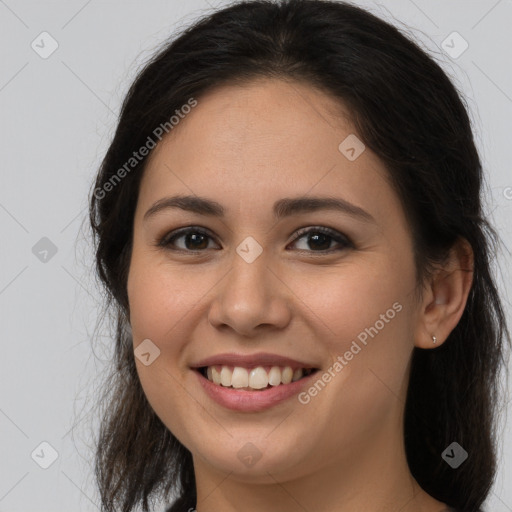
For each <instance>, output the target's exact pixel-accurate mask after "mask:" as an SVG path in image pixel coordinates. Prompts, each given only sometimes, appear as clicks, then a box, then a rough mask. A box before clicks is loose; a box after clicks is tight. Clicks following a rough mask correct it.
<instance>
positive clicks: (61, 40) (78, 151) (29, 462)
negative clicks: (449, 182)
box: [0, 0, 512, 512]
mask: <svg viewBox="0 0 512 512" xmlns="http://www.w3.org/2000/svg"><path fill="white" fill-rule="evenodd" d="M360 4H361V5H363V6H367V7H368V8H369V9H370V10H371V11H373V12H375V13H376V14H378V15H380V16H381V17H383V18H385V19H387V20H389V21H391V22H392V23H394V24H397V25H398V26H399V27H401V28H402V29H404V30H406V31H408V32H409V33H410V34H411V35H412V36H413V37H414V38H416V39H417V40H420V41H421V42H422V44H423V45H424V47H426V48H428V49H429V51H430V52H431V53H432V54H434V55H435V56H436V58H437V59H438V61H439V62H441V64H442V66H443V67H444V69H445V70H446V71H447V72H448V73H449V74H450V76H451V77H452V78H453V79H454V81H455V82H456V84H457V86H458V87H459V89H460V90H462V91H463V93H464V94H465V96H466V98H467V102H468V106H469V108H470V111H471V116H472V119H473V122H474V127H475V131H476V137H477V144H478V147H479V150H480V152H481V156H482V159H483V162H484V166H485V169H486V172H487V174H488V183H487V185H486V186H487V188H486V196H487V206H486V208H487V211H488V212H489V213H490V214H491V220H492V221H493V222H494V224H495V226H496V227H497V229H498V230H499V232H500V234H501V236H502V238H503V240H504V243H505V245H506V247H510V242H511V238H512V229H511V226H510V222H509V219H510V217H511V212H512V188H509V187H512V174H511V172H510V161H511V159H512V144H511V141H510V137H511V123H510V117H511V114H512V71H511V62H510V55H511V47H512V35H511V31H510V26H511V23H512V1H511V0H500V1H496V0H485V1H484V0H482V1H463V0H457V1H455V0H450V1H446V0H444V1H442V0H436V1H426V0H415V1H412V0H400V1H390V0H386V1H382V2H380V3H377V2H371V1H364V2H360ZM222 5H225V3H223V2H221V1H214V0H209V1H206V0H189V1H187V2H179V1H176V0H172V1H162V0H161V1H157V0H151V1H145V2H142V1H126V0H124V1H123V0H116V1H113V0H110V1H102V2H101V1H100V0H89V1H86V0H72V1H69V0H68V1H64V0H59V1H46V2H44V1H39V2H38V1H35V0H30V1H22V0H0V57H1V66H0V144H1V153H0V154H1V171H0V176H1V187H0V225H1V233H2V242H1V253H0V258H1V260H0V315H1V323H0V326H1V336H2V338H1V339H2V345H1V346H2V357H1V358H0V375H1V377H0V378H1V387H0V461H1V463H0V464H1V466H0V512H7V511H9V512H18V511H28V510H34V511H38V512H47V511H48V512H50V511H51V512H58V511H69V510H74V511H96V510H99V507H98V505H97V504H98V502H99V500H98V495H97V493H96V489H95V485H94V476H93V473H92V468H91V462H92V448H93V437H92V436H93V434H91V430H94V428H95V426H96V425H97V416H95V413H94V409H93V408H94V404H95V397H96V393H97V391H98V390H97V389H96V388H95V386H96V385H97V383H98V382H100V381H99V376H100V372H101V371H102V370H103V369H104V368H105V367H106V365H107V362H108V359H109V357H110V356H111V351H110V350H111V349H110V346H111V343H110V340H109V332H108V329H107V328H106V326H105V325H103V326H102V327H101V328H100V329H99V330H98V332H97V333H96V334H97V337H96V338H95V341H94V342H93V340H92V338H93V335H94V334H95V332H94V327H95V325H96V320H97V317H98V314H99V311H100V304H101V302H100V294H99V293H98V291H97V289H96V284H95V279H94V276H93V274H92V272H91V269H92V265H93V263H92V262H93V260H92V248H91V246H90V243H89V241H88V239H87V234H88V231H87V230H85V231H84V230H83V228H82V229H81V225H82V222H83V221H84V219H85V216H86V213H87V193H88V191H89V186H90V183H91V180H92V177H93V176H94V173H95V171H96V169H97V168H98V165H99V163H100V161H101V158H102V156H103V154H104V152H105V150H106V148H107V146H108V143H109V141H110V139H111V137H112V135H113V133H114V129H115V123H116V116H117V114H118V111H119V107H120V102H121V100H122V98H123V96H124V94H125V92H126V91H127V88H128V86H129V84H130V83H131V80H132V78H133V77H134V75H135V72H136V71H137V69H138V67H139V66H140V65H141V64H142V63H143V62H144V61H145V59H147V58H148V57H149V56H150V55H151V54H152V52H153V51H154V50H155V49H156V47H157V46H158V44H159V43H161V42H162V41H163V40H164V39H166V38H167V37H168V36H170V35H171V34H172V33H173V32H174V31H175V30H176V29H177V28H179V27H182V26H184V25H188V24H189V23H190V22H191V21H193V20H195V19H196V18H197V17H198V16H200V15H202V14H206V13H208V12H210V11H211V10H212V9H214V8H216V7H220V6H222ZM44 31H46V32H48V33H49V34H50V35H51V37H52V38H53V39H54V40H55V41H57V43H58V45H59V46H58V48H57V50H56V51H55V52H54V53H53V54H52V55H50V56H49V57H48V58H46V59H43V58H42V57H41V56H40V54H38V53H36V51H35V50H34V49H33V48H32V47H31V44H32V42H33V41H35V43H34V44H38V45H39V48H38V51H39V52H42V51H43V50H44V51H48V50H49V49H51V41H50V39H48V36H41V37H40V36H39V35H40V34H41V33H42V32H44ZM454 31H456V32H458V33H459V34H460V35H461V36H462V37H463V38H464V40H466V41H467V43H468V44H469V47H468V48H467V50H466V51H465V52H464V53H462V54H461V55H460V56H458V57H457V58H454V57H453V52H455V51H460V50H461V49H462V48H463V47H462V46H461V44H462V41H460V40H457V39H456V38H455V39H453V36H451V39H450V38H449V39H448V40H447V41H448V44H450V45H451V46H452V47H453V48H452V49H451V50H450V51H451V53H452V56H450V55H449V54H448V53H447V52H446V51H445V50H444V49H443V41H445V40H446V38H447V37H448V36H449V35H450V34H452V32H454ZM43 37H44V38H45V39H44V42H41V39H42V38H43ZM452 39H453V43H451V42H450V41H451V40H452ZM43 46H44V48H43ZM43 237H47V238H48V239H49V240H50V241H51V243H52V244H53V245H54V246H55V249H56V250H57V252H56V253H55V254H52V252H51V247H49V245H48V244H49V243H48V241H42V242H40V240H41V238H43ZM38 243H39V245H36V244H38ZM34 246H36V249H34V250H33V247H34ZM55 249H54V250H55ZM44 250H48V251H49V252H48V253H44ZM45 258H46V261H44V259H45ZM42 260H43V261H42ZM498 261H499V265H500V266H499V269H500V270H501V276H502V277H501V278H500V281H499V284H500V287H501V290H502V292H503V294H504V300H505V307H506V308H507V314H508V319H509V322H511V325H512V319H511V315H510V311H511V308H510V300H509V297H510V290H511V285H510V283H511V282H512V280H511V279H510V278H511V275H510V274H511V272H510V255H508V254H507V253H506V251H503V253H502V254H501V255H500V257H499V260H498ZM503 387H504V388H505V387H508V388H510V382H509V383H507V381H506V380H505V379H503ZM511 409H512V403H511V402H509V403H508V412H510V411H511ZM505 420H506V417H505V416H503V418H502V423H501V424H500V430H499V432H500V439H501V440H502V443H503V449H502V450H501V455H500V467H499V474H498V478H497V481H496V484H495V486H494V487H493V492H492V494H491V497H490V499H489V501H488V503H487V508H486V510H487V511H489V512H490V511H492V512H505V511H512V485H510V484H511V482H512V428H511V427H510V422H508V421H505ZM73 427H74V428H73ZM42 442H47V443H49V444H50V445H51V446H52V447H53V448H54V449H55V450H56V452H57V453H58V457H57V458H56V460H55V461H54V462H53V464H51V466H49V467H48V468H47V469H43V468H42V467H40V464H43V465H44V464H45V463H46V464H48V463H49V462H51V461H52V459H51V455H52V454H51V449H50V448H48V447H47V446H46V445H43V446H40V443H42ZM34 450H35V451H34ZM36 461H37V463H36Z"/></svg>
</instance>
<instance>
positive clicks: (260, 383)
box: [249, 366, 268, 389]
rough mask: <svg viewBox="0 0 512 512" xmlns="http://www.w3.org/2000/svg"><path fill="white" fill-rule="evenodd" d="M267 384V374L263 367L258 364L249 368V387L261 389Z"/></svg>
mask: <svg viewBox="0 0 512 512" xmlns="http://www.w3.org/2000/svg"><path fill="white" fill-rule="evenodd" d="M267 386H268V375H267V372H266V371H265V368H262V367H261V366H258V368H254V369H252V370H251V374H250V375H249V387H251V388H254V389H263V388H266V387H267Z"/></svg>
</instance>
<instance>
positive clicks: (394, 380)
mask: <svg viewBox="0 0 512 512" xmlns="http://www.w3.org/2000/svg"><path fill="white" fill-rule="evenodd" d="M341 111H342V109H341V107H340V105H339V103H338V102H337V101H335V100H334V99H332V98H331V97H329V96H326V95H324V94H323V93H321V92H319V91H318V90H315V89H313V88H311V87H309V86H306V85H304V84H299V83H295V82H294V83H286V82H283V81H277V80H259V81H255V82H252V83H251V84H250V85H247V86H245V87H240V86H229V87H227V86H226V87H222V88H218V89H216V90H214V91H213V92H210V93H209V94H208V95H207V96H205V97H203V98H201V99H199V100H198V104H197V106H195V107H194V108H193V109H192V110H191V112H190V113H189V114H188V115H187V116H186V117H185V118H184V119H182V120H180V123H179V125H177V126H176V127H175V128H174V129H173V131H172V132H170V134H169V135H168V136H167V138H165V139H164V140H163V142H162V143H161V144H159V145H158V146H157V147H156V148H155V149H154V150H153V153H152V154H151V158H150V161H149V163H148V166H147V168H146V170H145V174H144V177H143V179H142V182H141V187H140V195H139V198H138V203H137V209H136V213H135V224H134V238H133V252H132V258H131V262H130V271H129V278H128V296H129V303H130V321H131V327H132V333H133V342H134V349H136V348H137V347H138V346H139V345H140V344H141V343H142V342H143V340H150V341H144V345H141V348H139V350H138V351H136V354H137V357H136V364H137V371H138V374H139V377H140V381H141V384H142V387H143V389H144V392H145V394H146V395H147V398H148V400H149V402H150V404H151V406H152V407H153V409H154V410H155V412H156V414H157V415H158V416H159V418H160V419H161V420H162V422H163V423H164V424H165V425H166V426H167V427H168V428H169V430H170V431H171V432H172V433H173V434H174V435H175V436H176V437H177V438H178V439H179V441H180V442H181V443H182V444H183V445H185V446H186V447H187V448H188V449H189V450H190V452H191V453H192V454H193V458H194V465H195V469H196V473H201V472H203V473H205V472H218V473H219V474H224V475H225V474H228V473H229V474H230V478H234V479H238V480H240V481H254V482H275V481H286V480H290V479H292V478H298V477H301V476H304V475H307V474H309V473H313V472H315V471H320V470H321V469H325V468H333V467H337V468H341V467H342V466H346V467H347V469H348V471H347V474H349V468H350V467H353V465H354V464H355V463H356V462H357V463H359V464H363V455H362V454H366V455H364V459H365V460H366V459H368V461H369V458H368V456H369V455H368V454H373V455H375V456H376V455H377V454H379V456H385V454H387V453H388V451H391V450H393V451H394V452H396V450H400V449H401V443H402V437H403V432H402V430H401V429H402V414H403V407H404V401H405V393H406V389H407V382H408V369H409V366H408V364H409V360H410V356H411V352H412V350H413V346H414V343H415V332H414V331H415V327H416V324H417V321H418V320H417V318H418V310H419V305H418V304H416V303H415V302H414V290H415V268H414V263H413V261H414V260H413V252H412V240H411V234H410V231H409V228H408V225H407V223H406V220H405V216H404V212H403V210H402V207H401V205H400V203H399V199H398V197H397V195H396V194H395V192H394V191H393V190H392V188H391V187H390V185H389V183H388V182H387V181H386V170H385V168H384V166H383V164H382V162H381V161H380V160H379V159H378V158H377V157H376V155H375V154H374V153H372V151H371V150H370V149H368V148H364V146H361V143H360V141H359V140H358V139H357V138H356V135H354V130H353V128H352V127H351V125H350V124H349V122H348V121H347V119H348V118H347V117H345V116H343V115H336V116H335V113H338V114H339V113H341ZM177 195H180V196H189V197H191V198H193V199H195V201H196V202H195V203H193V202H192V201H189V202H187V201H182V203H181V205H182V206H183V208H180V207H176V206H175V207H172V206H170V205H167V207H165V205H164V207H162V208H159V209H156V208H155V209H153V212H150V209H151V208H152V207H153V205H155V203H157V202H158V201H162V200H164V199H165V198H171V197H173V196H177ZM327 198H329V199H332V200H336V201H339V204H341V205H345V206H344V207H341V206H340V207H338V208H334V207H331V208H327V207H315V203H314V202H313V200H315V199H318V200H319V201H318V204H317V205H316V206H319V205H320V206H321V201H323V200H324V199H327ZM298 199H300V200H306V201H309V203H308V202H306V203H304V204H303V205H302V206H304V208H299V207H297V208H294V207H293V205H294V204H295V203H294V202H293V201H295V200H298ZM199 200H201V201H212V202H215V205H216V208H206V207H204V206H201V208H200V211H192V208H190V209H189V208H186V207H185V206H186V205H193V204H195V205H196V206H200V203H199ZM308 204H309V206H310V207H309V208H308V207H307V206H308ZM276 205H277V206H276ZM297 205H298V206H300V205H301V203H297ZM160 206H162V203H160ZM220 209H222V211H223V214H222V215H221V214H220V212H219V211H217V210H220ZM148 212H149V213H148ZM185 227H192V228H193V229H191V231H190V233H189V234H188V235H187V233H184V234H183V233H180V234H179V235H177V236H176V238H175V239H174V240H173V241H171V240H170V238H171V236H172V233H174V234H176V233H175V232H176V231H177V230H178V229H179V228H185ZM299 230H302V231H300V232H299ZM319 230H324V232H322V231H319ZM325 230H327V233H325ZM308 231H309V235H308ZM169 235H171V236H169ZM162 239H164V240H163V242H166V243H167V245H164V243H162V244H161V245H159V242H160V241H161V240H162ZM158 350H159V351H160V352H159V353H158ZM142 353H144V354H145V355H143V356H142V355H141V354H142ZM262 354H263V355H262ZM216 356H220V359H217V360H214V361H205V360H207V359H210V358H214V357H216ZM236 356H240V357H241V359H236V358H235V357H236ZM244 356H247V358H246V359H244ZM260 356H261V357H260ZM279 358H287V360H284V359H279ZM143 361H144V362H143ZM223 362H224V364H223ZM207 363H211V365H213V366H215V367H216V370H215V371H213V370H210V371H209V372H208V373H211V374H212V375H213V374H215V375H216V376H217V372H219V374H220V378H221V379H223V382H224V384H226V386H222V385H221V384H215V383H213V382H209V380H208V377H207V376H206V377H205V376H203V375H202V374H201V373H200V372H199V371H198V370H197V367H198V366H203V365H205V364H207ZM213 363H215V364H213ZM223 366H225V368H223ZM259 366H261V367H262V368H263V370H262V369H261V368H260V369H258V370H256V369H255V368H256V367H259ZM286 366H289V367H290V368H291V369H292V371H294V370H295V369H297V368H314V369H317V371H316V372H315V373H314V374H312V375H310V376H309V377H305V378H303V379H299V380H296V381H293V382H292V383H290V384H285V383H281V384H279V385H277V382H280V381H279V379H280V378H281V379H284V381H285V382H287V381H289V379H290V370H284V367H286ZM235 367H236V368H235ZM272 367H277V369H276V368H274V369H273V370H272V369H271V368H272ZM253 370H254V371H253ZM231 371H233V374H234V375H231ZM262 372H263V373H262ZM251 373H252V376H251ZM294 373H295V372H294ZM206 375H207V374H206ZM249 376H251V381H250V382H251V383H252V384H253V386H254V387H258V386H265V385H266V384H265V383H266V380H265V379H267V380H268V378H270V379H271V382H272V383H273V384H271V385H270V388H268V389H266V390H264V389H261V390H260V389H257V390H256V389H255V390H252V391H251V390H246V389H240V388H231V387H229V388H228V384H229V383H231V382H233V380H230V377H231V378H233V379H234V383H236V385H238V386H242V387H246V386H247V384H248V383H249V380H245V379H248V378H249ZM294 376H295V377H299V376H300V372H296V373H295V375H294ZM212 378H213V377H212ZM275 379H276V380H275Z"/></svg>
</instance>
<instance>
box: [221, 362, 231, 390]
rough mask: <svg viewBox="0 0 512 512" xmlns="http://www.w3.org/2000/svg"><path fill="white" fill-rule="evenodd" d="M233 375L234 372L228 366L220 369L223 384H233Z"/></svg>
mask: <svg viewBox="0 0 512 512" xmlns="http://www.w3.org/2000/svg"><path fill="white" fill-rule="evenodd" d="M232 376H233V372H232V371H231V370H230V369H229V368H228V367H227V366H223V367H222V370H221V371H220V383H221V384H222V385H223V386H226V387H227V386H231V377H232Z"/></svg>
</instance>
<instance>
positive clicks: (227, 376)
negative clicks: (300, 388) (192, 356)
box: [196, 365, 318, 391]
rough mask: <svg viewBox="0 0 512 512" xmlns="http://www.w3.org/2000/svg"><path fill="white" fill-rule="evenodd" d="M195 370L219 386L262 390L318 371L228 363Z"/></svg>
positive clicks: (243, 389) (315, 369)
mask: <svg viewBox="0 0 512 512" xmlns="http://www.w3.org/2000/svg"><path fill="white" fill-rule="evenodd" d="M196 370H197V371H198V372H199V373H200V374H201V375H202V376H203V377H204V378H205V379H207V380H209V381H210V382H211V383H213V384H215V385H217V386H219V387H225V388H231V389H237V390H242V391H264V390H266V389H270V388H273V387H278V386H283V385H286V384H290V383H291V382H296V381H298V380H301V379H303V378H306V377H309V376H310V375H312V374H313V373H315V372H317V371H318V369H317V368H296V369H295V370H294V369H292V368H291V367H290V366H267V367H265V366H257V367H255V368H244V367H241V366H228V365H214V366H203V367H200V368H197V369H196Z"/></svg>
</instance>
